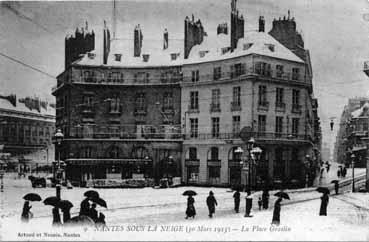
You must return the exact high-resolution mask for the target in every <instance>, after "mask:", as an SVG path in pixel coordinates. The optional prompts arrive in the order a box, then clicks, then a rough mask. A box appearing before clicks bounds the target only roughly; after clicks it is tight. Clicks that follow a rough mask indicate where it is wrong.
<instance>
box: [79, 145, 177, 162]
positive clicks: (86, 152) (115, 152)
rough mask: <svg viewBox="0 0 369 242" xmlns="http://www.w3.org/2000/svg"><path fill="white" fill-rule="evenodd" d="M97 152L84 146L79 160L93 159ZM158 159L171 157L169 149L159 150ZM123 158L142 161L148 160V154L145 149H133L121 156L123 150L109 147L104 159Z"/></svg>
mask: <svg viewBox="0 0 369 242" xmlns="http://www.w3.org/2000/svg"><path fill="white" fill-rule="evenodd" d="M96 153H98V152H97V150H96V148H93V147H91V146H85V147H82V148H81V149H80V151H79V156H80V157H81V158H93V157H95V156H96ZM159 153H160V154H159V157H158V158H159V159H165V158H168V157H170V156H171V154H172V151H171V150H169V149H160V152H159ZM123 156H127V157H128V156H129V158H134V159H143V160H150V159H151V158H150V152H149V151H148V149H146V148H145V147H141V146H139V147H134V148H133V149H132V151H131V152H130V154H123V150H122V149H121V148H119V147H118V146H115V145H113V146H111V147H109V148H108V149H107V152H105V157H108V158H111V159H118V158H121V157H123Z"/></svg>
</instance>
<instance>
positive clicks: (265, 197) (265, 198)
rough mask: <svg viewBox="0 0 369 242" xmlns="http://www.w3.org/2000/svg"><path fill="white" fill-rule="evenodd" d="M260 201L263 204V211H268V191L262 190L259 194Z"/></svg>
mask: <svg viewBox="0 0 369 242" xmlns="http://www.w3.org/2000/svg"><path fill="white" fill-rule="evenodd" d="M261 200H262V202H263V209H268V207H269V191H268V189H264V191H263V193H262V194H261Z"/></svg>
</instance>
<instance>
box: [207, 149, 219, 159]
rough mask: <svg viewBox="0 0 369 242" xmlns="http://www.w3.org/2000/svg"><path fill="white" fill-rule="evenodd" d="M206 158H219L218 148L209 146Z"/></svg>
mask: <svg viewBox="0 0 369 242" xmlns="http://www.w3.org/2000/svg"><path fill="white" fill-rule="evenodd" d="M208 160H212V161H217V160H219V149H218V147H211V148H210V150H209V151H208Z"/></svg>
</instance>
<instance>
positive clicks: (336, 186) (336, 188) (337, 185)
mask: <svg viewBox="0 0 369 242" xmlns="http://www.w3.org/2000/svg"><path fill="white" fill-rule="evenodd" d="M338 188H339V184H338V182H335V183H334V191H335V192H336V195H338Z"/></svg>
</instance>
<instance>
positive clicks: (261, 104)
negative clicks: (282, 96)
mask: <svg viewBox="0 0 369 242" xmlns="http://www.w3.org/2000/svg"><path fill="white" fill-rule="evenodd" d="M268 109H269V102H267V101H260V102H258V110H264V111H268Z"/></svg>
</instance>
